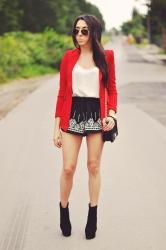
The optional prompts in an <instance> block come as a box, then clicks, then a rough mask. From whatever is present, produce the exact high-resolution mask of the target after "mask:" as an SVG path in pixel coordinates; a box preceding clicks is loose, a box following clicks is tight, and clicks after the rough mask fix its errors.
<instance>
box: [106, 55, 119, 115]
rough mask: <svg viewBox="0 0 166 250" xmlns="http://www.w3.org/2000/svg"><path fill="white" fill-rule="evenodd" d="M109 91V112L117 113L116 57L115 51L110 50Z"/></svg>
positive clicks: (109, 113)
mask: <svg viewBox="0 0 166 250" xmlns="http://www.w3.org/2000/svg"><path fill="white" fill-rule="evenodd" d="M108 73H109V84H108V88H109V93H108V104H107V114H108V115H114V114H116V113H117V95H118V93H117V88H116V76H115V59H114V51H113V50H109V72H108Z"/></svg>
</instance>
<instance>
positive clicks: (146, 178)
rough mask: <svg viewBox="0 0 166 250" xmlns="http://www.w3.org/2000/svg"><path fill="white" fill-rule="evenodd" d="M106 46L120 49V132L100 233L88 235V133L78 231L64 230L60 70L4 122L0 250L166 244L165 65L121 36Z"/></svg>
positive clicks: (0, 125) (102, 249) (73, 199)
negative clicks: (57, 138)
mask: <svg viewBox="0 0 166 250" xmlns="http://www.w3.org/2000/svg"><path fill="white" fill-rule="evenodd" d="M107 47H108V48H113V49H114V52H115V61H116V75H117V89H118V93H119V94H118V122H119V136H118V137H117V139H116V141H115V142H114V143H113V144H111V143H110V142H107V143H106V144H105V146H104V150H103V155H102V161H101V175H102V183H101V192H100V199H99V206H98V230H97V234H96V238H95V239H93V240H91V241H87V240H86V239H85V236H84V227H85V223H86V219H87V211H88V201H89V196H88V172H87V168H86V164H85V163H86V142H85V139H84V140H83V142H82V145H81V149H80V154H79V158H78V165H77V171H76V173H75V176H74V185H73V189H72V193H71V196H70V217H71V222H72V228H73V230H72V236H71V237H69V238H64V237H63V236H62V235H61V231H60V228H59V177H60V172H61V167H62V155H61V149H58V148H55V146H54V145H53V141H52V136H53V128H54V107H55V101H56V100H55V97H56V95H57V89H58V76H56V77H53V78H51V79H50V80H47V81H45V80H44V81H43V82H42V83H41V86H40V87H39V88H37V89H36V90H35V91H33V92H32V93H31V94H29V95H28V96H27V97H26V98H25V99H24V100H23V101H22V102H21V103H19V105H17V106H16V107H15V108H14V109H13V110H12V111H11V112H10V113H8V114H7V115H6V117H5V118H4V119H2V120H1V121H0V197H1V205H0V250H14V249H15V250H23V249H24V250H55V249H56V250H61V249H63V250H64V249H65V250H78V249H80V250H81V249H82V250H88V249H95V250H165V249H166V241H165V237H166V213H165V211H166V198H165V197H166V196H165V190H166V182H165V176H166V153H165V152H166V128H165V124H166V123H165V110H166V109H165V110H164V107H165V106H164V105H165V102H164V100H165V92H164V91H165V79H166V70H165V66H163V65H157V64H154V63H153V64H151V63H148V62H147V61H146V60H145V59H143V58H142V57H141V54H140V53H139V51H138V50H137V49H136V48H135V47H134V46H128V45H126V44H125V43H124V42H123V40H122V39H119V38H116V39H114V40H113V41H112V43H110V44H108V45H107ZM150 84H151V85H150ZM155 84H156V85H155ZM158 86H159V87H158ZM158 88H160V90H159V89H158ZM156 92H157V93H156ZM160 97H161V98H160ZM159 107H162V108H161V109H162V111H160V109H158V108H159ZM158 112H161V113H162V115H160V119H158V118H159V116H157V114H158ZM161 117H162V119H161Z"/></svg>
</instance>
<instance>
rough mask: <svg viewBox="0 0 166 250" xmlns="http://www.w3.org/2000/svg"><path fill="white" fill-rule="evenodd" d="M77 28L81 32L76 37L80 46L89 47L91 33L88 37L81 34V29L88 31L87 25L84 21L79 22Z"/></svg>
mask: <svg viewBox="0 0 166 250" xmlns="http://www.w3.org/2000/svg"><path fill="white" fill-rule="evenodd" d="M75 28H76V29H78V30H79V32H78V34H77V35H75V38H76V40H77V42H78V44H79V45H80V46H84V45H85V44H86V45H87V44H88V43H89V42H90V33H89V32H88V35H83V34H82V33H81V29H88V25H87V23H86V22H85V21H84V20H78V22H77V24H76V27H75Z"/></svg>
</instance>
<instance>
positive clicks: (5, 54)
mask: <svg viewBox="0 0 166 250" xmlns="http://www.w3.org/2000/svg"><path fill="white" fill-rule="evenodd" d="M71 48H73V43H72V39H71V37H68V36H65V35H59V34H57V33H56V32H55V31H54V30H53V29H48V28H47V29H46V30H44V32H43V33H37V34H32V33H30V32H10V33H5V34H4V36H2V37H0V82H3V81H5V80H6V79H11V78H14V77H16V76H17V75H21V76H23V77H28V76H31V75H36V74H43V73H46V72H52V71H53V70H54V71H55V69H56V68H59V65H60V60H61V57H62V56H63V54H64V52H65V50H67V49H71Z"/></svg>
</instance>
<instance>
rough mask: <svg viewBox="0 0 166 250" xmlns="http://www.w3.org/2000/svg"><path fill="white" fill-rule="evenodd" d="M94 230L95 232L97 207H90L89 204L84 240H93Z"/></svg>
mask: <svg viewBox="0 0 166 250" xmlns="http://www.w3.org/2000/svg"><path fill="white" fill-rule="evenodd" d="M96 230H97V205H96V206H94V207H91V206H90V203H89V211H88V217H87V224H86V227H85V236H86V239H93V238H95V236H96Z"/></svg>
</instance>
